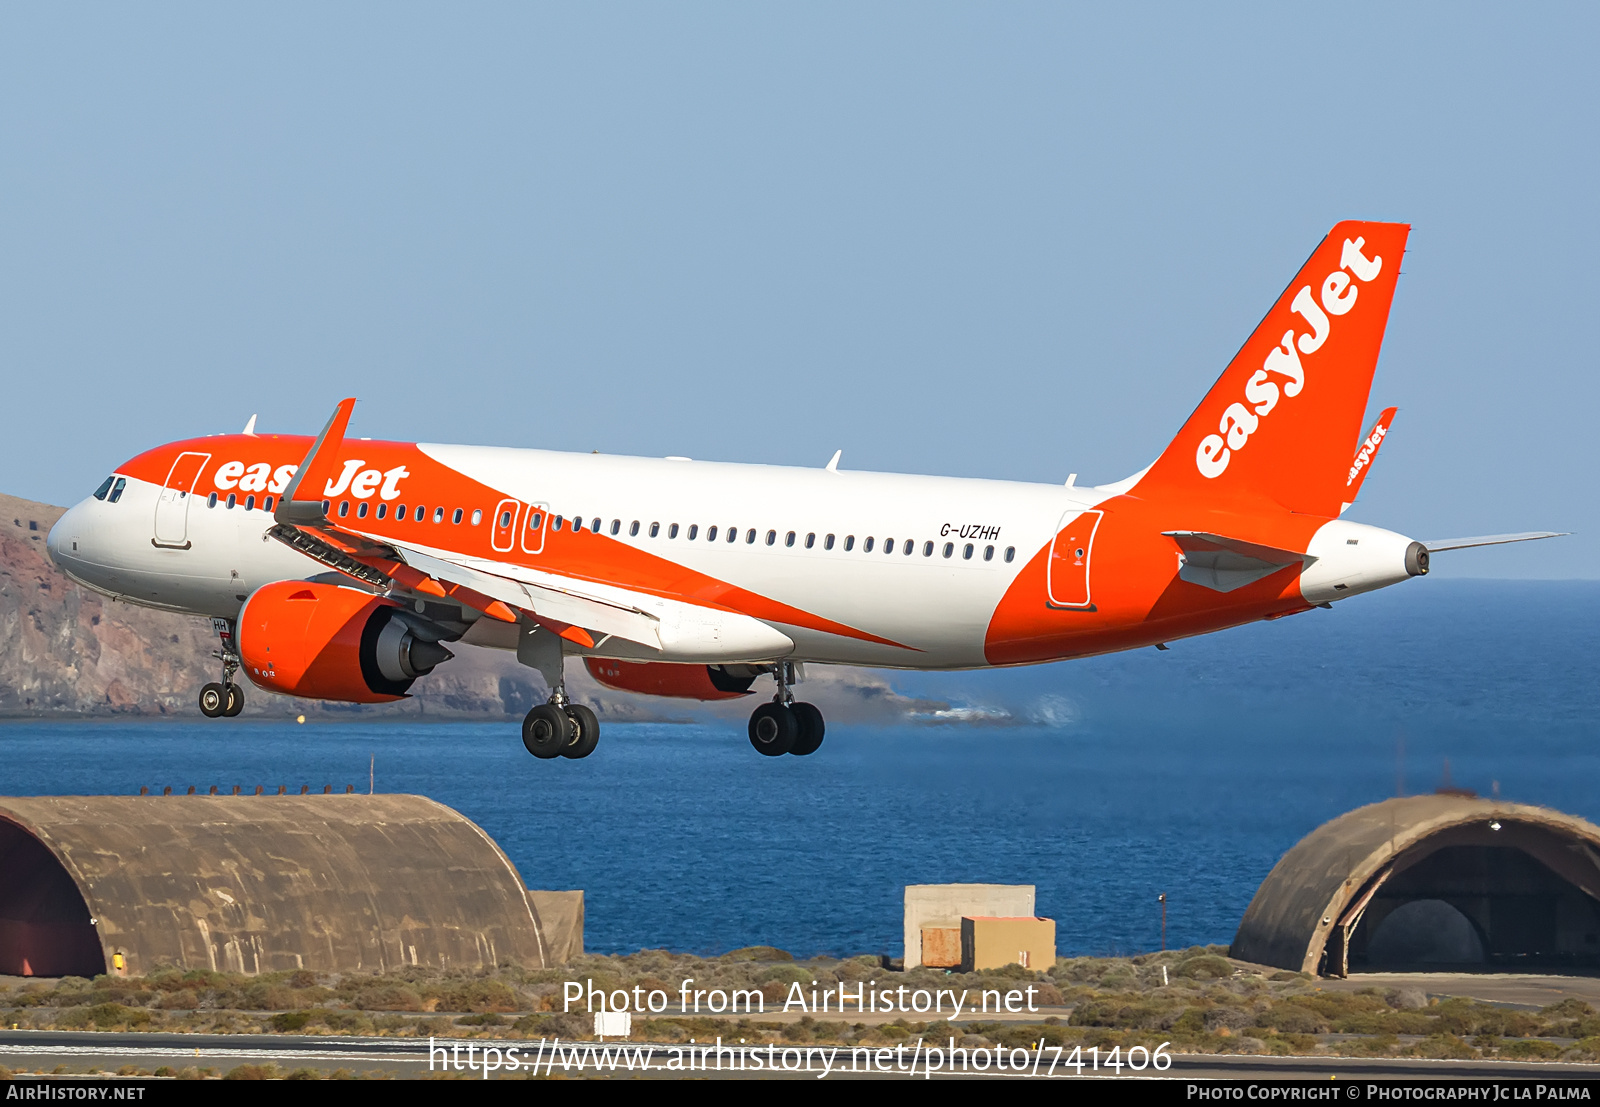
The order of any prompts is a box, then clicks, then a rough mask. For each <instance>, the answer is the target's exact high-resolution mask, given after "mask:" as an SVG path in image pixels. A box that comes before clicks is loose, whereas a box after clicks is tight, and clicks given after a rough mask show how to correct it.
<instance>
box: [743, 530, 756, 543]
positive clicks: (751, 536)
mask: <svg viewBox="0 0 1600 1107" xmlns="http://www.w3.org/2000/svg"><path fill="white" fill-rule="evenodd" d="M744 542H745V545H747V546H753V545H755V544H756V528H755V527H751V528H750V529H749V530H747V531H745V532H744Z"/></svg>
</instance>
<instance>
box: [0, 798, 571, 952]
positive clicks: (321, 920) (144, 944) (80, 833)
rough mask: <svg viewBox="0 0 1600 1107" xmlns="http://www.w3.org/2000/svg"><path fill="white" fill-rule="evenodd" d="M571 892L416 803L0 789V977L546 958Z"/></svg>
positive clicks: (565, 939)
mask: <svg viewBox="0 0 1600 1107" xmlns="http://www.w3.org/2000/svg"><path fill="white" fill-rule="evenodd" d="M582 895H583V894H582V893H581V892H565V893H535V894H533V895H530V894H529V893H528V892H527V889H526V888H525V886H524V884H523V882H522V878H521V877H520V876H519V875H518V873H517V870H516V868H515V867H514V866H513V865H512V864H511V861H510V860H509V859H508V858H507V857H506V855H505V854H504V853H503V852H501V850H500V848H499V847H498V846H497V845H495V843H494V841H493V840H492V839H491V838H490V837H489V836H488V835H487V834H485V833H484V831H483V830H482V829H481V828H480V827H478V826H477V825H475V824H474V823H472V822H471V821H470V820H468V819H467V818H465V817H464V816H462V815H461V814H460V813H459V812H456V811H453V810H451V809H450V808H448V807H446V806H444V805H443V804H440V803H436V802H434V801H433V800H430V799H427V798H426V797H423V796H404V795H379V796H360V795H348V794H346V795H259V794H258V795H233V796H215V795H213V796H204V795H174V796H138V797H132V796H129V797H124V796H34V797H25V798H0V973H6V974H12V975H37V976H61V975H68V974H71V975H79V976H92V975H94V974H96V973H101V972H108V971H110V972H120V973H127V974H133V975H138V974H143V973H146V972H149V971H151V970H152V969H155V968H157V967H160V966H165V965H171V966H177V967H180V968H185V969H214V970H221V971H226V972H237V973H249V974H254V973H261V972H270V971H275V970H284V969H312V970H320V971H333V972H352V971H369V972H371V971H388V970H392V969H397V968H400V967H402V966H407V965H429V966H434V967H439V968H465V969H481V968H492V967H494V966H496V965H500V964H505V963H510V964H516V965H523V966H527V967H530V968H546V967H550V966H553V965H555V964H557V963H559V962H560V961H561V960H564V959H565V956H566V955H567V954H568V953H569V952H570V951H571V950H572V949H573V948H574V947H575V948H576V949H577V950H579V951H581V950H582V947H583V937H582V926H583V899H582ZM541 896H542V897H545V899H544V903H545V905H546V907H547V909H550V910H551V911H552V913H553V914H555V915H557V916H559V918H558V919H557V920H554V921H556V926H555V927H553V928H551V930H552V931H553V932H550V933H547V929H546V927H545V925H544V924H543V921H542V920H541V917H540V912H539V907H538V903H539V900H540V897H541ZM574 927H576V935H575V936H574Z"/></svg>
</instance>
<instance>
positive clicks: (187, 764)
mask: <svg viewBox="0 0 1600 1107" xmlns="http://www.w3.org/2000/svg"><path fill="white" fill-rule="evenodd" d="M1597 646H1600V583H1592V582H1581V583H1560V582H1539V583H1512V582H1490V581H1421V582H1411V583H1408V584H1407V585H1405V586H1402V587H1400V588H1395V589H1392V590H1390V591H1387V592H1384V593H1380V594H1377V595H1373V596H1365V597H1356V598H1354V599H1352V600H1350V601H1346V602H1345V603H1341V604H1339V605H1336V607H1335V608H1334V610H1331V611H1322V610H1317V611H1312V612H1309V613H1306V614H1303V615H1299V616H1295V617H1293V618H1289V619H1284V620H1279V621H1277V622H1274V623H1266V624H1259V625H1255V626H1251V627H1244V628H1240V629H1237V630H1233V631H1228V632H1225V633H1222V634H1217V635H1212V636H1208V637H1205V638H1198V639H1192V640H1188V641H1183V642H1174V643H1172V644H1171V648H1170V649H1169V650H1167V651H1164V652H1159V651H1156V650H1150V649H1146V650H1140V651H1137V652H1134V653H1127V654H1119V655H1113V656H1109V657H1104V658H1091V659H1086V660H1080V661H1075V662H1069V663H1064V664H1057V665H1050V666H1042V667H1030V668H1024V669H1015V670H1005V671H998V672H975V673H954V674H913V673H891V674H889V679H890V681H891V683H893V684H894V685H895V687H896V688H897V689H898V690H900V691H902V692H904V693H906V694H908V695H914V696H918V697H924V698H928V699H937V700H941V701H944V702H947V703H948V704H950V708H949V709H945V710H936V709H930V710H928V711H926V712H925V713H924V715H923V717H922V718H920V719H919V720H917V721H910V722H907V723H906V724H904V725H898V726H891V727H860V726H849V725H842V724H834V725H830V726H829V728H828V736H827V740H826V742H825V743H824V745H823V747H822V749H821V750H820V751H819V752H818V753H816V754H815V755H813V756H810V757H805V758H800V757H783V758H764V757H761V756H759V755H758V754H756V753H755V751H754V750H752V749H751V748H750V745H749V742H748V741H747V739H746V738H745V736H744V732H743V727H742V726H741V725H739V724H737V723H734V724H729V723H725V722H714V723H711V722H708V723H691V724H677V725H670V724H610V725H608V726H606V728H605V730H604V734H603V737H602V741H601V745H600V748H599V749H598V751H597V752H596V753H595V754H594V755H593V756H591V757H589V758H588V759H586V760H583V761H577V762H572V761H565V760H557V761H553V762H550V761H537V760H535V759H534V758H532V757H529V756H528V754H527V753H526V752H525V751H524V750H523V748H522V744H521V742H520V740H519V737H518V733H517V728H516V726H515V724H509V723H505V722H496V723H402V722H394V721H384V722H349V723H307V724H304V725H296V724H294V723H257V722H248V721H243V720H238V721H231V722H230V721H214V722H208V721H205V720H201V719H195V720H183V721H143V720H141V721H128V722H121V721H103V720H102V721H92V722H32V721H9V722H4V723H0V752H3V755H4V756H3V761H0V794H10V795H33V794H73V793H110V794H125V795H126V794H136V793H137V792H138V790H139V787H140V786H141V785H144V786H149V787H151V789H152V791H155V792H159V791H160V790H161V787H162V786H163V785H171V786H173V789H174V791H175V792H178V793H182V792H184V791H185V790H186V789H187V787H188V786H189V785H191V784H192V785H195V786H196V787H197V790H198V791H200V792H205V791H207V790H208V788H209V786H210V785H212V784H215V785H218V786H219V789H220V790H221V791H224V792H231V790H232V787H233V785H235V784H238V785H241V786H243V788H244V790H245V791H246V792H253V791H254V789H255V786H256V785H257V784H261V785H265V786H267V788H268V791H272V792H275V791H276V790H277V786H278V785H280V784H282V785H288V786H289V789H290V791H293V792H298V791H299V790H300V786H301V785H302V784H309V785H311V786H312V788H313V790H314V791H321V790H322V787H323V785H325V784H332V785H334V786H335V789H336V790H337V791H340V792H342V791H344V789H345V786H346V785H348V784H354V785H356V786H357V787H358V790H360V791H366V790H367V787H368V771H369V765H371V766H372V767H373V780H374V782H375V785H376V788H377V790H379V791H382V792H414V793H421V794H423V795H428V796H432V797H433V798H435V799H437V800H439V801H441V802H443V803H446V804H449V805H450V806H452V807H455V808H456V809H458V810H460V811H461V812H462V813H464V814H465V815H467V816H468V817H469V818H471V819H473V820H474V821H476V822H477V823H478V824H479V825H481V826H482V827H483V828H484V829H485V830H487V831H488V832H489V834H491V835H492V836H493V837H494V838H495V840H496V841H497V842H499V843H500V845H501V847H502V848H503V849H504V850H505V851H506V853H507V854H508V855H509V856H510V858H511V859H512V861H513V862H514V863H515V864H516V866H517V867H518V869H519V870H520V872H521V874H522V876H523V878H524V879H525V881H526V882H527V883H528V884H529V885H531V886H533V887H536V888H552V889H554V888H581V889H583V890H584V892H585V893H586V909H587V925H586V931H585V943H586V945H587V948H588V949H589V950H590V951H594V952H632V951H634V950H638V949H641V948H651V947H665V948H668V949H673V950H678V951H685V952H695V953H719V952H723V951H726V950H728V949H732V948H735V947H738V946H743V945H752V944H764V945H775V946H779V947H781V948H785V949H788V950H791V951H792V952H794V953H796V954H798V955H802V956H804V955H809V954H816V953H829V954H834V955H848V954H856V953H886V954H890V955H892V956H899V955H900V953H901V952H902V951H901V947H900V933H901V931H900V913H901V902H902V894H903V891H902V890H903V888H904V886H905V885H906V884H916V883H943V882H957V881H959V882H985V883H1019V884H1033V885H1035V886H1036V887H1037V889H1038V894H1037V905H1038V908H1037V909H1038V911H1039V913H1040V914H1044V915H1048V916H1050V917H1052V918H1054V919H1055V920H1056V921H1057V935H1058V945H1059V947H1060V949H1061V951H1062V952H1063V953H1068V954H1091V953H1092V954H1109V953H1132V952H1138V951H1143V950H1150V949H1155V948H1158V947H1159V945H1160V943H1161V911H1160V906H1159V904H1158V902H1157V899H1156V897H1157V895H1158V894H1161V893H1165V894H1166V896H1167V900H1168V921H1167V937H1166V940H1167V944H1168V945H1170V946H1188V945H1192V944H1202V943H1210V942H1224V943H1225V942H1227V941H1229V940H1230V939H1231V938H1232V936H1233V933H1234V930H1235V928H1236V927H1237V926H1238V922H1239V919H1240V917H1241V915H1242V914H1243V912H1244V909H1245V907H1246V905H1248V903H1249V902H1250V897H1251V896H1252V895H1253V894H1254V892H1255V889H1256V887H1257V886H1258V885H1259V884H1260V882H1261V880H1262V878H1263V877H1265V876H1266V874H1267V872H1268V871H1269V870H1270V869H1271V868H1272V866H1273V864H1274V863H1275V862H1276V861H1277V860H1278V858H1279V857H1280V856H1282V854H1283V853H1284V852H1285V851H1286V850H1287V849H1289V847H1290V846H1292V845H1293V844H1294V843H1295V842H1296V841H1297V840H1299V839H1300V838H1301V837H1302V836H1303V835H1305V834H1306V833H1308V832H1309V831H1311V830H1312V829H1313V828H1315V827H1316V826H1317V825H1318V824H1320V823H1322V822H1323V821H1325V820H1327V819H1330V818H1333V817H1334V816H1336V815H1339V814H1341V813H1342V812H1345V811H1348V810H1350V809H1352V808H1354V807H1357V806H1360V805H1361V804H1365V803H1371V802H1375V801H1377V800H1381V799H1384V798H1386V797H1388V796H1392V795H1395V794H1396V793H1397V792H1402V791H1403V792H1420V791H1431V790H1433V789H1434V788H1435V787H1437V786H1439V785H1440V784H1441V783H1443V782H1444V780H1445V775H1446V773H1447V772H1448V774H1449V783H1451V784H1453V785H1455V786H1466V787H1470V788H1475V789H1477V790H1478V791H1479V792H1481V793H1483V794H1491V793H1492V792H1494V791H1496V790H1498V792H1499V794H1500V795H1502V796H1504V797H1505V798H1507V799H1509V800H1516V801H1522V802H1529V803H1541V804H1548V805H1550V806H1552V807H1556V808H1559V809H1561V810H1564V811H1568V812H1571V813H1574V814H1577V815H1581V816H1584V817H1586V818H1590V819H1595V820H1597V821H1600V750H1597V747H1600V743H1597V739H1600V722H1597V709H1600V690H1597V686H1596V664H1597V661H1600V649H1597ZM801 691H802V692H804V688H803V687H802V689H801ZM821 706H823V707H824V709H826V708H827V706H828V705H827V704H826V703H825V702H824V703H822V705H821ZM369 759H371V760H369ZM152 802H161V801H160V800H153V801H152ZM166 802H181V799H180V798H174V799H173V800H169V801H166Z"/></svg>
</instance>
